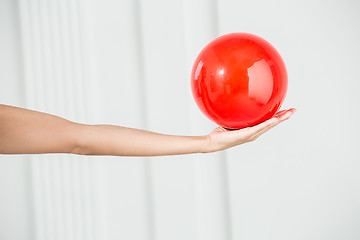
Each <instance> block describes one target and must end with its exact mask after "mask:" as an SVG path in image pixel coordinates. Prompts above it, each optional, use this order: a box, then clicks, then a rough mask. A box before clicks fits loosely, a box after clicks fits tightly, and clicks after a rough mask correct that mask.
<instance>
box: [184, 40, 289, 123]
mask: <svg viewBox="0 0 360 240" xmlns="http://www.w3.org/2000/svg"><path fill="white" fill-rule="evenodd" d="M287 85H288V80H287V72H286V67H285V64H284V61H283V60H282V58H281V56H280V54H279V53H278V52H277V51H276V49H275V48H274V47H273V46H272V45H270V43H268V42H267V41H265V40H264V39H262V38H260V37H258V36H256V35H253V34H248V33H231V34H227V35H223V36H221V37H218V38H216V39H214V40H213V41H211V42H210V43H209V44H208V45H206V46H205V47H204V48H203V49H202V50H201V52H200V53H199V55H198V56H197V58H196V60H195V63H194V65H193V68H192V72H191V89H192V94H193V96H194V99H195V102H196V103H197V105H198V106H199V108H200V110H201V111H202V112H203V113H204V114H205V115H206V116H207V117H208V118H209V119H210V120H212V121H213V122H215V123H217V124H218V125H220V126H222V127H225V128H228V129H240V128H244V127H250V126H254V125H256V124H258V123H261V122H263V121H265V120H267V119H269V118H271V117H272V116H273V115H274V114H275V113H276V112H277V110H279V108H280V106H281V104H282V102H283V101H284V98H285V95H286V91H287Z"/></svg>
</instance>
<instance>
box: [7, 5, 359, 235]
mask: <svg viewBox="0 0 360 240" xmlns="http://www.w3.org/2000/svg"><path fill="white" fill-rule="evenodd" d="M60 2H61V3H60ZM62 4H63V5H62ZM64 6H65V7H64ZM61 7H64V8H61ZM47 9H51V11H50V10H47ZM61 9H62V10H61ZM64 9H65V10H64ZM74 9H77V10H76V11H73V10H74ZM359 10H360V5H359V3H358V2H357V1H351V0H347V1H310V0H304V1H265V0H258V1H235V0H233V1H229V0H218V1H216V0H201V1H191V0H182V1H166V0H157V1H145V0H138V1H132V0H122V1H111V0H101V1H100V0H91V1H85V0H76V1H70V0H68V1H59V0H58V1H56V0H48V1H46V0H19V1H12V0H0V103H2V104H9V105H15V106H20V107H29V108H32V109H36V110H40V111H47V112H50V113H53V114H57V115H60V116H62V117H65V118H69V119H71V120H77V121H83V122H88V123H108V124H116V125H122V126H128V127H136V128H142V129H147V130H151V131H157V132H161V133H167V134H178V135H202V134H207V133H209V132H210V131H211V130H212V129H213V128H214V127H215V125H214V124H213V123H211V122H210V121H209V120H207V119H206V118H205V117H204V116H203V115H202V114H201V113H200V112H199V110H198V109H197V107H196V106H195V104H194V102H193V100H192V98H191V93H190V85H189V84H190V83H189V75H190V69H191V65H192V62H193V61H194V60H195V57H196V55H197V53H198V52H199V51H200V49H201V48H202V47H203V46H204V45H205V44H206V43H208V42H209V41H210V40H212V39H213V38H214V37H216V36H219V35H222V34H226V33H230V32H249V33H254V34H257V35H259V36H261V37H263V38H265V39H267V40H268V41H269V42H271V43H272V44H273V45H274V46H275V47H276V48H277V49H278V51H279V52H280V54H281V55H282V57H283V59H284V61H285V63H286V65H287V69H288V75H289V88H288V93H287V97H286V100H285V102H284V105H283V107H284V108H288V107H296V108H297V110H298V111H297V113H296V114H295V115H294V116H293V118H292V119H291V120H290V121H288V122H286V123H284V124H282V125H280V126H278V127H277V128H275V129H273V130H271V131H270V132H269V133H267V134H266V135H264V136H262V137H261V138H259V139H258V140H257V141H256V142H253V143H250V144H246V145H242V146H239V147H236V148H234V149H231V150H227V151H225V152H222V153H214V154H195V155H191V156H173V157H153V158H127V157H93V158H86V157H84V158H83V157H79V158H74V159H72V158H70V157H69V158H66V157H64V158H66V159H64V160H62V156H56V155H51V156H47V157H46V158H44V159H37V158H36V157H30V156H4V155H2V156H0V239H4V240H5V239H6V240H10V239H14V240H15V239H16V240H20V239H21V240H27V239H29V240H30V239H47V240H50V239H131V240H132V239H136V240H143V239H144V240H165V239H166V240H168V239H188V240H190V239H191V240H192V239H194V240H195V239H196V240H205V239H206V240H213V239H226V240H230V239H232V240H240V239H244V240H260V239H262V240H263V239H276V240H281V239H284V240H285V239H299V240H300V239H316V240H318V239H326V240H332V239H347V240H352V239H354V240H355V239H359V238H360V204H359V203H360V175H359V173H360V156H359V153H358V148H359V143H360V142H359V138H358V136H359V134H360V128H359V122H360V107H359V103H360V95H359V90H360V84H359V81H360V71H359V69H360V61H359V56H360V44H359V43H360V15H359ZM49 13H50V14H49ZM29 19H30V21H29V22H28V20H29ZM48 20H49V21H48ZM58 23H59V24H58ZM62 23H64V25H61V24H62ZM71 23H77V24H78V26H77V27H74V26H72V25H71ZM36 24H37V25H36ZM58 25H59V26H63V27H59V29H56V28H52V27H53V26H58ZM64 26H65V27H64ZM68 28H69V31H67V29H68ZM39 29H40V30H39ZM44 29H45V30H44ZM46 29H47V30H46ZM83 29H85V30H84V31H83ZM37 30H39V31H38V32H37ZM47 31H48V32H47ZM78 32H80V34H78ZM47 33H49V35H47ZM47 36H50V37H47ZM29 43H31V44H32V45H31V44H29ZM71 44H73V45H71ZM76 44H77V45H76ZM68 45H69V46H70V45H71V46H73V47H74V46H75V47H74V48H72V49H73V50H74V51H73V52H74V54H72V53H73V52H71V51H69V52H68V53H67V52H66V51H65V52H63V51H59V52H58V55H59V56H64V59H67V57H68V59H69V61H70V63H69V61H67V60H66V61H65V60H64V61H56V59H57V57H58V56H57V55H56V51H51V46H52V47H54V48H56V47H58V48H59V49H61V48H62V47H63V46H64V49H66V46H68ZM47 47H49V48H47ZM77 47H78V48H77ZM47 49H48V50H47ZM49 49H50V50H49ZM77 49H81V51H80V50H78V51H77ZM78 52H79V54H78V55H77V53H78ZM37 53H43V54H39V55H36V54H37ZM52 57H53V58H52ZM49 59H54V61H53V62H51V65H49V66H51V69H55V70H56V69H58V73H59V74H60V73H63V72H62V70H61V69H65V70H69V69H72V70H73V72H72V73H70V71H69V76H72V77H73V78H72V79H69V78H67V77H66V76H67V75H66V74H65V73H66V71H65V70H64V74H63V75H62V76H63V78H60V77H59V74H57V72H56V71H55V70H54V71H52V70H48V69H49V68H48V65H46V64H47V63H48V60H49ZM59 59H60V57H59ZM71 61H72V63H74V64H76V63H78V64H79V65H76V66H75V67H73V68H72V64H71ZM31 64H34V65H33V66H35V67H36V68H35V70H34V72H35V73H39V72H44V75H43V76H42V75H41V76H42V77H39V78H37V77H36V75H34V76H35V77H34V76H29V74H28V73H29V69H30V70H31V68H30V67H31V66H32V65H31ZM81 64H83V65H84V66H85V67H84V68H81V67H79V66H80V65H81ZM30 65H31V66H30ZM58 67H59V68H58ZM59 69H60V70H59ZM79 69H82V70H79ZM84 69H85V70H84ZM81 71H82V72H81ZM80 72H81V73H80ZM71 74H72V75H71ZM77 74H83V75H81V76H82V77H77V76H78V75H77ZM44 76H45V77H44ZM64 76H65V77H64ZM79 79H81V81H82V82H81V81H80V80H79ZM62 82H66V84H69V83H70V84H73V83H74V86H75V87H74V88H72V87H69V86H70V85H66V84H65V83H64V85H61V84H62ZM78 83H79V84H80V83H81V84H82V85H76V84H78ZM44 84H45V85H46V84H47V85H46V86H45V87H44V88H43V89H40V88H42V87H43V85H44ZM32 86H34V87H33V88H32ZM59 86H62V87H63V90H64V89H65V90H64V91H63V92H65V94H64V95H61V94H60V91H61V90H59V89H60V88H59ZM81 86H84V87H81ZM70 89H74V90H73V91H74V93H72V94H73V95H71V94H69V96H70V97H71V96H76V97H74V99H73V100H72V99H69V98H68V97H67V95H66V94H67V91H69V90H70ZM49 91H51V93H49ZM58 93H59V94H58ZM78 93H81V94H82V95H80V96H79V95H78ZM53 94H55V95H56V97H54V96H53ZM57 94H58V95H57ZM31 96H33V98H32V97H31ZM38 96H40V98H36V97H38ZM34 99H35V100H34ZM74 102H75V103H76V104H73V103H74ZM52 103H54V104H52ZM52 106H58V107H52ZM84 109H85V110H84ZM78 112H84V113H83V114H82V113H79V114H78ZM77 114H78V115H77ZM86 115H89V116H90V117H82V116H86ZM0 137H1V136H0ZM64 162H66V163H68V164H69V165H68V166H69V168H65V169H72V168H73V166H74V167H76V169H80V170H79V171H80V175H79V176H85V178H84V179H85V180H82V181H83V183H84V184H85V185H84V186H87V188H86V189H88V190H86V191H85V190H84V191H83V192H81V193H78V192H79V191H75V192H71V191H70V190H69V191H68V187H69V186H70V185H72V183H73V182H72V181H73V180H71V179H75V180H76V176H77V175H76V174H75V173H74V175H71V174H72V173H71V174H70V176H73V177H72V178H69V179H70V180H69V182H66V184H65V183H63V182H61V181H56V178H53V177H52V176H51V174H47V170H46V169H47V168H46V167H48V165H46V164H58V165H49V166H50V168H51V169H52V171H53V173H55V174H56V173H58V171H57V167H56V166H62V165H61V164H63V163H64ZM74 164H78V165H74ZM86 164H90V165H89V166H90V167H89V169H96V173H97V174H98V176H97V177H96V178H95V177H93V175H92V174H91V173H92V170H91V171H90V170H89V171H88V170H87V169H88V168H85V167H87V166H88V165H86ZM39 169H40V170H39ZM44 169H45V170H44ZM39 171H40V173H41V174H42V175H41V177H39V178H37V177H38V176H34V175H36V174H37V173H38V172H39ZM59 174H60V175H61V174H65V175H61V176H67V175H66V174H67V173H64V172H60V170H59ZM86 174H87V175H86ZM74 176H75V177H74ZM65 178H66V177H65ZM75 180H74V181H75ZM47 181H48V182H47ZM43 182H46V184H47V185H46V186H47V188H46V189H59V192H56V191H55V193H56V194H57V193H60V194H57V195H56V194H55V193H54V194H55V195H54V196H53V195H52V192H51V191H50V190H49V191H48V190H46V189H45V188H44V189H45V190H44V189H42V188H41V187H39V186H38V185H39V184H40V183H41V184H42V183H43ZM52 184H54V185H52ZM93 184H95V185H96V186H97V187H92V186H93ZM74 189H75V190H81V189H83V185H82V184H80V185H78V186H77V187H75V188H74ZM61 191H63V192H62V193H64V194H68V195H67V196H69V197H70V198H69V199H70V200H69V201H68V202H66V201H65V200H64V202H65V203H66V204H65V203H64V204H62V202H61V201H62V200H61V199H63V194H61ZM72 194H74V196H78V197H74V199H75V200H71V199H73V198H71V196H73V195H72ZM86 194H88V195H89V196H90V194H92V195H91V196H92V197H91V198H88V195H86ZM48 197H49V198H48ZM76 199H77V200H76ZM57 200H59V201H60V203H57V202H56V201H57ZM53 202H55V203H56V204H58V205H56V204H54V205H52V203H53ZM42 203H43V204H44V205H43V204H42ZM83 203H84V204H83ZM86 203H91V204H90V205H86ZM43 206H45V207H43ZM56 206H57V207H56ZM84 206H87V207H84ZM56 211H59V212H60V213H61V212H63V211H64V212H68V213H69V215H61V214H59V212H56ZM53 212H55V213H56V214H55V213H53ZM80 212H81V213H84V216H85V217H82V218H81V217H78V218H77V219H78V220H76V221H75V222H76V224H74V225H71V226H70V225H69V226H68V225H66V224H67V222H68V220H71V219H72V216H73V215H71V214H72V213H74V216H75V217H76V216H80V215H76V214H77V213H80ZM88 213H94V214H98V215H92V218H88V217H86V216H87V215H86V214H88ZM96 216H101V217H99V218H98V217H96ZM88 219H92V220H91V223H90V220H89V221H88ZM59 221H60V222H61V221H63V222H64V225H61V226H60V225H59V224H58V223H59ZM62 226H63V227H62ZM66 226H68V227H66ZM84 229H85V230H84ZM92 229H95V230H94V231H93V230H92Z"/></svg>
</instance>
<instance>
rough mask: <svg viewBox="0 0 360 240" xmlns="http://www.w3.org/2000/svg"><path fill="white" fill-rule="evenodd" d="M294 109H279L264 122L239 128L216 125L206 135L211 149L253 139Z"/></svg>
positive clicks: (289, 115)
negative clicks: (228, 128) (230, 128)
mask: <svg viewBox="0 0 360 240" xmlns="http://www.w3.org/2000/svg"><path fill="white" fill-rule="evenodd" d="M295 111H296V109H295V108H291V109H288V110H282V111H279V112H277V113H276V114H275V115H274V116H273V117H272V118H270V119H269V120H267V121H265V122H262V123H260V124H258V125H255V126H253V127H247V128H242V129H239V130H227V129H225V128H223V127H217V128H215V129H214V130H213V131H212V132H211V133H210V134H209V135H208V139H209V141H210V146H211V149H212V151H213V152H215V151H220V150H224V149H227V148H230V147H234V146H237V145H239V144H243V143H246V142H251V141H254V140H256V139H257V138H258V137H260V136H261V135H262V134H263V133H265V132H267V131H269V130H270V129H271V128H273V127H275V126H276V125H278V124H279V123H281V122H283V121H285V120H287V119H289V118H290V117H291V115H292V114H294V113H295Z"/></svg>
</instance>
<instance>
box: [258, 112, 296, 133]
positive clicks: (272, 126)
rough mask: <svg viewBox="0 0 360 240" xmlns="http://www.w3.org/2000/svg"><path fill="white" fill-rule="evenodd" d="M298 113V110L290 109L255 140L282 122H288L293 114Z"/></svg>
mask: <svg viewBox="0 0 360 240" xmlns="http://www.w3.org/2000/svg"><path fill="white" fill-rule="evenodd" d="M295 111H296V109H289V110H287V111H286V113H283V114H282V115H281V118H280V119H279V121H278V122H276V123H274V124H271V125H269V126H268V127H266V128H264V129H263V130H261V131H259V132H257V133H256V134H255V135H254V136H253V138H254V139H257V138H258V137H260V136H261V135H262V134H264V133H266V132H267V131H269V130H270V129H272V128H274V127H275V126H277V125H279V124H280V123H281V122H284V121H286V120H288V119H289V118H290V117H291V115H292V114H294V112H295Z"/></svg>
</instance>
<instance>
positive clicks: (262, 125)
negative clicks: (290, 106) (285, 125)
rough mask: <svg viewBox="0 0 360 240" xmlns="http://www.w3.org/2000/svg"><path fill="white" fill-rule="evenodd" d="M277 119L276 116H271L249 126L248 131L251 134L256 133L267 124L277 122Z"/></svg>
mask: <svg viewBox="0 0 360 240" xmlns="http://www.w3.org/2000/svg"><path fill="white" fill-rule="evenodd" d="M278 121H280V120H279V119H278V118H276V117H272V118H270V119H268V120H266V121H265V122H262V123H260V124H258V125H255V126H253V127H251V128H249V132H250V133H251V134H256V133H258V132H260V131H262V130H263V129H265V128H267V127H268V126H270V125H272V124H274V123H277V122H278Z"/></svg>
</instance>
